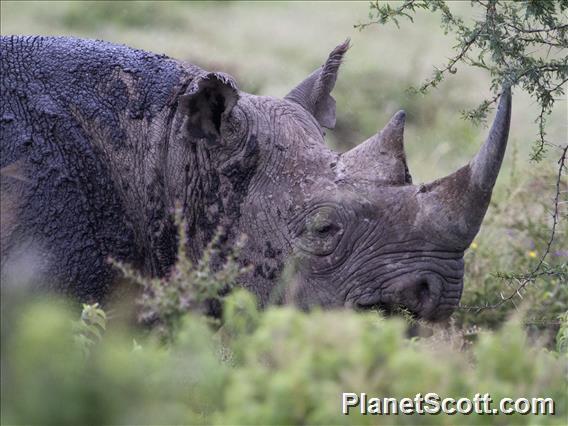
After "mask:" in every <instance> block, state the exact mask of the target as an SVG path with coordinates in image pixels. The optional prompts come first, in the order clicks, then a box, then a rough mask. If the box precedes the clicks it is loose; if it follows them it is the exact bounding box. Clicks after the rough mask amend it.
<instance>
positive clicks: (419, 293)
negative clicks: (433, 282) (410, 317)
mask: <svg viewBox="0 0 568 426" xmlns="http://www.w3.org/2000/svg"><path fill="white" fill-rule="evenodd" d="M429 298H430V285H429V284H428V281H427V280H422V281H420V282H419V283H418V285H417V286H416V299H417V300H418V301H419V302H420V303H424V302H426V301H428V299H429Z"/></svg>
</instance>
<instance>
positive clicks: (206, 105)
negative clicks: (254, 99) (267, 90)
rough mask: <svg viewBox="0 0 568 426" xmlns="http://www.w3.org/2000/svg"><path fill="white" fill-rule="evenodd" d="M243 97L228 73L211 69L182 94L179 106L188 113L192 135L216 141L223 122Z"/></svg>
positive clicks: (188, 123)
mask: <svg viewBox="0 0 568 426" xmlns="http://www.w3.org/2000/svg"><path fill="white" fill-rule="evenodd" d="M238 99H239V92H238V89H237V86H236V84H235V82H234V80H233V79H232V77H230V76H228V75H227V74H224V73H208V74H205V75H203V76H200V77H197V78H196V79H195V80H193V81H192V82H191V84H190V85H189V87H188V89H187V92H186V93H185V94H184V95H181V96H180V98H179V101H178V102H179V107H180V109H181V111H182V113H184V114H186V115H187V129H188V131H189V133H190V135H192V136H194V137H197V138H207V139H209V140H213V141H216V140H218V139H219V138H220V136H221V124H222V122H223V119H224V118H226V117H227V116H228V115H229V114H230V113H231V110H232V109H233V107H234V106H235V105H236V103H237V101H238Z"/></svg>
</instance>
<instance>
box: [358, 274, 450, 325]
mask: <svg viewBox="0 0 568 426" xmlns="http://www.w3.org/2000/svg"><path fill="white" fill-rule="evenodd" d="M444 289H445V286H444V280H443V279H442V278H441V277H439V276H437V275H436V274H428V275H421V276H418V275H409V276H406V277H403V278H401V279H399V280H397V281H396V282H392V283H390V284H389V285H388V286H386V287H385V288H384V289H380V290H376V291H375V292H374V293H373V294H372V295H370V296H366V297H362V298H360V299H359V300H358V301H357V302H356V303H355V305H356V306H357V308H358V309H360V310H377V311H380V312H381V313H383V314H385V315H386V316H392V315H393V314H396V313H400V312H406V313H409V314H410V315H411V316H412V317H414V318H421V319H425V320H428V321H433V322H434V321H441V320H444V319H447V318H448V317H449V316H450V315H451V314H452V312H453V311H454V309H455V308H456V307H457V304H458V301H459V297H458V298H453V297H452V298H450V297H446V296H444V295H443V292H444ZM454 299H455V300H454Z"/></svg>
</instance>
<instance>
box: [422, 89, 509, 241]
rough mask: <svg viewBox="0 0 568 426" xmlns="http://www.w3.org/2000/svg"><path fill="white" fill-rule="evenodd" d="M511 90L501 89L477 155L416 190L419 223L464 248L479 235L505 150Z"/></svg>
mask: <svg viewBox="0 0 568 426" xmlns="http://www.w3.org/2000/svg"><path fill="white" fill-rule="evenodd" d="M510 121H511V90H510V88H504V89H503V92H502V95H501V99H500V101H499V106H498V107H497V113H496V115H495V119H494V121H493V125H492V126H491V130H490V132H489V136H488V137H487V140H486V141H485V143H484V144H483V146H482V147H481V148H480V150H479V152H478V153H477V155H476V156H475V157H474V158H473V160H471V161H470V162H469V164H468V165H466V166H464V167H462V168H461V169H459V170H457V171H456V172H454V173H452V174H451V175H449V176H446V177H444V178H442V179H438V180H436V181H434V182H431V183H429V184H425V185H421V186H419V189H418V193H417V197H418V198H419V203H420V217H419V220H420V221H421V222H422V224H423V225H424V226H426V227H428V226H431V227H434V229H431V231H432V232H435V233H436V234H438V235H439V236H443V237H445V238H447V239H451V240H453V241H454V242H455V244H456V246H461V247H463V248H466V247H468V246H469V244H470V243H471V241H473V239H474V238H475V235H476V234H477V232H478V231H479V227H480V225H481V222H482V220H483V217H484V216H485V212H486V210H487V207H488V206H489V202H490V200H491V192H492V191H493V186H494V185H495V181H496V180H497V175H498V174H499V169H500V168H501V162H502V161H503V156H504V154H505V149H506V147H507V138H508V135H509V125H510Z"/></svg>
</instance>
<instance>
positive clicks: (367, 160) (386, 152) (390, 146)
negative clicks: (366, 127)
mask: <svg viewBox="0 0 568 426" xmlns="http://www.w3.org/2000/svg"><path fill="white" fill-rule="evenodd" d="M405 120H406V113H405V112H404V111H399V112H397V113H396V114H395V115H394V116H393V117H392V118H391V120H390V121H389V122H388V124H387V125H386V126H385V127H384V129H383V130H381V131H380V132H379V133H377V134H375V135H374V136H372V137H371V138H369V139H367V140H366V141H365V142H363V143H362V144H360V145H357V146H356V147H355V148H353V149H352V150H350V151H348V152H346V153H345V154H343V156H342V159H343V162H344V164H345V165H346V166H347V167H348V169H349V170H350V174H351V176H353V177H354V178H356V179H362V180H365V181H369V182H376V183H380V184H388V185H406V184H411V183H412V178H411V176H410V173H409V172H408V167H407V165H406V156H405V154H404V122H405Z"/></svg>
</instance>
